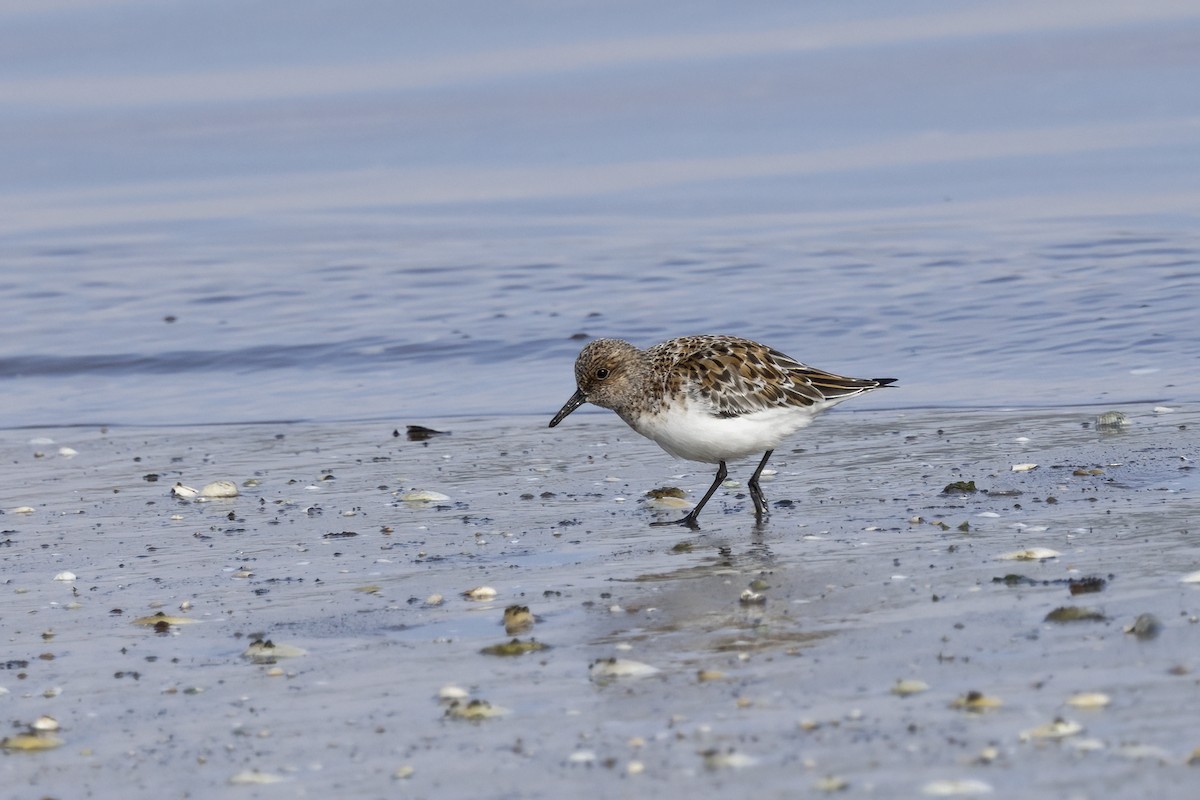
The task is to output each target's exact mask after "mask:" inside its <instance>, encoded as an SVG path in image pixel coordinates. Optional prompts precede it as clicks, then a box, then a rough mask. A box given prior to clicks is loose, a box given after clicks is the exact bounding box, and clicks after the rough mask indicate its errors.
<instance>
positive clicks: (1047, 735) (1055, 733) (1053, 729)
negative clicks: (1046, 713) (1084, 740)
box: [1020, 717, 1083, 742]
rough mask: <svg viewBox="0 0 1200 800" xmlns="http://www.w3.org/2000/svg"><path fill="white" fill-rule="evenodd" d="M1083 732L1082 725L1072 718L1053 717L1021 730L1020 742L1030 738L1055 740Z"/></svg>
mask: <svg viewBox="0 0 1200 800" xmlns="http://www.w3.org/2000/svg"><path fill="white" fill-rule="evenodd" d="M1082 732H1083V726H1082V725H1080V724H1079V723H1078V722H1074V721H1072V720H1066V719H1062V718H1061V717H1060V718H1058V719H1055V720H1054V721H1053V722H1047V723H1045V724H1044V725H1038V726H1036V727H1033V728H1029V729H1028V730H1024V731H1021V734H1020V739H1021V741H1022V742H1028V741H1032V740H1049V741H1053V740H1057V739H1065V738H1067V737H1068V736H1074V735H1075V734H1077V733H1082Z"/></svg>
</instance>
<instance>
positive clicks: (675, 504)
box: [646, 496, 692, 511]
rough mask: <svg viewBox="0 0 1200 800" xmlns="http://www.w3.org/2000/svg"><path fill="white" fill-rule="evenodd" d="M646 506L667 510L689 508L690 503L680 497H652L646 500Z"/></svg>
mask: <svg viewBox="0 0 1200 800" xmlns="http://www.w3.org/2000/svg"><path fill="white" fill-rule="evenodd" d="M646 507H647V508H661V509H665V510H668V511H672V510H675V509H685V508H691V507H692V504H691V503H689V502H688V501H687V500H685V499H684V498H682V497H669V496H668V497H652V498H650V499H649V500H647V501H646Z"/></svg>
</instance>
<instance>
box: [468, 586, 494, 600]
mask: <svg viewBox="0 0 1200 800" xmlns="http://www.w3.org/2000/svg"><path fill="white" fill-rule="evenodd" d="M497 594H499V592H497V591H496V590H495V589H493V588H492V587H490V586H476V587H475V588H474V589H467V590H466V591H465V592H463V593H462V595H463V597H465V598H467V599H468V600H492V599H493V598H495V597H496V595H497Z"/></svg>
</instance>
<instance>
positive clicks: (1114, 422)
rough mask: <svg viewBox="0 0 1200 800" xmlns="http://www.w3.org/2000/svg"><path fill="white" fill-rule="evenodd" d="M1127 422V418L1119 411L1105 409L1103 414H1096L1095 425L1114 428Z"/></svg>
mask: <svg viewBox="0 0 1200 800" xmlns="http://www.w3.org/2000/svg"><path fill="white" fill-rule="evenodd" d="M1128 424H1129V418H1128V417H1126V416H1125V415H1124V414H1122V413H1121V412H1120V411H1105V412H1104V413H1103V414H1098V415H1097V416H1096V427H1097V428H1106V429H1108V430H1114V429H1117V428H1123V427H1125V426H1126V425H1128Z"/></svg>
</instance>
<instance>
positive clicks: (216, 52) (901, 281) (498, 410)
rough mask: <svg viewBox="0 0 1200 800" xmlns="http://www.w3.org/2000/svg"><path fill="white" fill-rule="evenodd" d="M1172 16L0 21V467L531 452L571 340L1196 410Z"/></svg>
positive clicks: (1084, 7)
mask: <svg viewBox="0 0 1200 800" xmlns="http://www.w3.org/2000/svg"><path fill="white" fill-rule="evenodd" d="M1197 86H1200V5H1197V4H1196V3H1194V2H1168V1H1166V0H1147V1H1146V2H1141V3H1128V2H1106V1H1105V0H1094V1H1092V2H1061V3H1044V2H1017V1H1013V2H968V3H964V2H950V1H949V0H944V1H943V0H927V1H924V2H916V3H908V4H904V5H903V6H902V7H901V6H897V5H896V4H893V3H882V2H860V3H852V4H848V3H840V2H813V3H803V4H782V3H757V2H751V3H742V4H729V3H710V2H694V0H693V1H691V2H687V3H683V2H673V1H672V2H663V3H654V4H644V3H634V2H619V1H618V2H610V3H603V4H588V3H576V2H538V1H537V0H528V1H527V2H515V3H506V4H493V3H483V2H478V1H477V0H464V1H463V2H447V3H438V4H430V3H395V2H382V1H380V2H352V3H332V2H316V1H315V0H291V1H290V2H287V3H284V2H277V1H276V0H265V1H264V2H257V3H253V4H245V3H232V2H223V1H214V2H207V3H196V4H179V3H172V4H163V3H158V2H148V1H143V0H89V1H87V2H85V1H84V0H42V1H41V2H32V1H29V2H0V308H3V320H4V323H3V336H2V337H0V391H2V392H3V406H2V407H0V426H3V427H13V426H28V425H71V424H97V423H108V424H153V425H171V424H180V423H214V422H242V421H251V420H280V419H289V420H290V419H309V420H318V421H320V420H330V421H333V420H347V419H376V418H385V419H389V420H391V419H395V420H397V421H410V422H417V421H430V420H432V419H436V418H439V417H445V416H449V415H458V414H505V415H508V414H525V413H541V414H544V415H546V416H547V418H548V417H549V415H550V414H552V413H553V412H554V411H555V410H557V408H558V407H559V406H560V405H561V403H562V402H563V401H564V400H565V399H566V397H567V396H568V395H569V394H570V393H571V391H572V390H573V386H572V376H571V365H572V361H573V358H574V355H575V353H576V352H577V351H578V349H579V347H580V346H581V345H582V343H583V338H582V337H581V336H579V334H586V335H592V336H595V335H615V336H621V337H624V338H629V339H631V340H633V341H635V342H637V343H638V344H642V345H646V344H651V343H653V342H655V341H658V340H660V339H663V338H667V337H670V336H675V335H681V334H688V333H699V332H713V333H717V332H725V333H736V334H740V335H745V336H749V337H752V338H757V339H761V340H764V341H766V342H768V343H770V344H772V345H773V346H775V347H777V348H779V349H781V350H783V351H785V352H787V353H789V354H791V355H793V356H795V357H797V358H800V359H802V360H806V361H808V362H810V363H813V364H815V365H816V366H820V367H824V368H827V369H833V370H836V371H844V372H848V373H851V374H864V375H874V374H888V375H895V376H897V377H899V378H900V380H901V383H902V385H903V391H896V392H890V393H888V394H887V395H886V397H884V398H883V399H882V400H876V401H875V402H876V404H877V405H878V404H880V403H886V404H888V405H892V406H910V407H911V406H931V405H932V406H946V407H978V406H1028V405H1039V406H1053V405H1077V404H1082V403H1119V402H1135V401H1153V402H1161V403H1179V402H1194V401H1196V400H1197V399H1198V398H1200V378H1197V374H1198V372H1200V333H1198V332H1197V325H1196V320H1197V312H1196V308H1197V304H1198V302H1200V234H1198V230H1200V228H1198V226H1197V222H1198V220H1200V91H1197V88H1196V87H1197Z"/></svg>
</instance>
